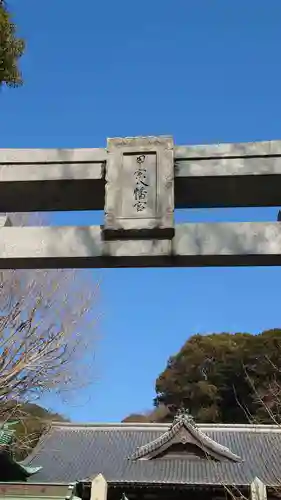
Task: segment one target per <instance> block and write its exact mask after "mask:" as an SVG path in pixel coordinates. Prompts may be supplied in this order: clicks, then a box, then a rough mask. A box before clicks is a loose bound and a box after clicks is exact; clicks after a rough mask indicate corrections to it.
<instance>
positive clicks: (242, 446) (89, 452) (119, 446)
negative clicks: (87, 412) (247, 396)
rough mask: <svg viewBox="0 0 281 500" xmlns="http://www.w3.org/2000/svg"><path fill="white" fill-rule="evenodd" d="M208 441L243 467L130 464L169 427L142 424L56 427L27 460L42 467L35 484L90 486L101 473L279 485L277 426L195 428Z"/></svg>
mask: <svg viewBox="0 0 281 500" xmlns="http://www.w3.org/2000/svg"><path fill="white" fill-rule="evenodd" d="M199 427H200V428H201V429H202V430H203V431H204V432H205V433H206V434H207V436H209V437H211V438H212V439H214V440H215V441H217V442H218V443H220V444H222V445H225V446H227V447H228V448H230V449H231V451H233V452H234V453H236V454H237V455H239V456H241V457H242V459H243V462H241V463H234V462H231V461H227V460H225V461H222V462H214V461H210V460H207V459H206V460H205V459H201V460H198V459H192V458H180V459H178V458H176V459H175V458H169V459H168V458H167V459H163V460H159V459H154V460H136V461H132V460H129V458H128V457H131V456H132V454H133V453H134V452H135V450H136V449H137V447H139V446H143V445H144V444H146V443H148V442H150V441H152V440H154V439H156V438H157V437H159V436H160V435H161V434H162V433H163V432H165V431H166V430H167V428H168V426H164V425H160V426H159V425H156V424H155V425H153V424H151V425H143V424H139V425H138V424H135V425H132V424H117V425H115V426H114V425H85V426H82V425H77V426H75V425H70V424H59V425H54V426H53V427H52V428H51V429H50V430H49V431H48V432H47V434H45V436H44V437H43V438H42V439H41V440H40V442H39V444H38V446H37V447H36V448H35V450H34V451H33V453H32V455H31V456H30V457H29V458H28V459H27V460H26V462H25V463H26V464H28V465H30V466H39V465H41V466H42V470H41V471H39V472H38V473H37V474H36V475H35V476H33V478H32V481H35V482H38V481H39V482H69V481H76V480H89V479H91V478H93V477H94V476H95V475H96V474H98V473H100V472H101V473H102V474H103V475H104V476H105V478H106V480H107V481H108V482H109V483H138V484H140V483H141V484H156V483H157V484H160V483H161V484H162V483H166V484H167V483H171V484H221V483H223V484H236V485H241V486H242V485H244V484H249V483H251V482H252V481H253V479H254V478H255V477H256V476H258V477H259V478H260V479H261V480H262V481H263V482H265V483H266V484H268V485H270V484H280V480H281V477H280V475H281V472H280V469H279V464H280V463H281V429H280V428H278V427H277V426H276V427H275V426H256V427H253V426H227V425H218V426H214V425H213V426H212V425H206V426H204V425H201V426H199Z"/></svg>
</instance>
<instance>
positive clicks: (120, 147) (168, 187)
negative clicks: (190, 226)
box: [104, 137, 174, 239]
mask: <svg viewBox="0 0 281 500" xmlns="http://www.w3.org/2000/svg"><path fill="white" fill-rule="evenodd" d="M173 236H174V161H173V139H172V138H171V137H134V138H126V139H119V138H116V139H108V160H107V165H106V193H105V226H104V237H105V238H106V239H120V238H125V239H126V238H127V239H135V238H139V239H143V238H146V237H147V238H162V239H170V238H172V237H173Z"/></svg>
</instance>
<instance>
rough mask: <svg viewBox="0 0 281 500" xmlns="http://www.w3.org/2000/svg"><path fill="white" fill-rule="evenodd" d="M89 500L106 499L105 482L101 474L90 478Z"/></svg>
mask: <svg viewBox="0 0 281 500" xmlns="http://www.w3.org/2000/svg"><path fill="white" fill-rule="evenodd" d="M90 500H107V482H106V480H105V478H104V477H103V475H102V474H98V475H97V476H96V477H95V478H94V479H93V480H92V484H91V499H90Z"/></svg>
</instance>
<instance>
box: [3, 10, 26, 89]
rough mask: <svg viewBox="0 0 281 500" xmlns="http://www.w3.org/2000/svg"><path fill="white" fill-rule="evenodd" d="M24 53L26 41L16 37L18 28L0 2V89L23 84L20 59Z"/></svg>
mask: <svg viewBox="0 0 281 500" xmlns="http://www.w3.org/2000/svg"><path fill="white" fill-rule="evenodd" d="M23 52H24V41H23V40H22V39H20V38H17V36H16V27H15V25H14V24H13V22H12V19H11V15H10V13H9V11H8V9H7V6H6V3H5V1H4V0H0V87H1V85H3V84H4V83H5V84H6V85H8V86H11V87H16V86H18V85H21V84H22V78H21V73H20V71H19V67H18V59H19V58H20V57H21V56H22V54H23Z"/></svg>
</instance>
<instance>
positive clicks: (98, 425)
mask: <svg viewBox="0 0 281 500" xmlns="http://www.w3.org/2000/svg"><path fill="white" fill-rule="evenodd" d="M170 426H171V423H156V422H61V421H53V422H52V423H51V427H56V428H58V427H64V428H65V427H66V428H75V429H79V428H81V429H83V428H95V429H103V428H104V429H112V428H114V429H132V430H136V431H137V430H139V431H143V430H149V429H153V430H160V431H163V430H165V429H168V428H169V427H170ZM196 426H197V427H198V428H199V429H201V430H204V431H208V430H210V431H212V430H213V431H215V430H220V431H221V430H228V431H230V430H232V431H247V432H249V431H263V432H269V431H280V432H281V425H278V424H224V423H219V424H214V423H211V424H208V423H206V424H196Z"/></svg>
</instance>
